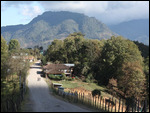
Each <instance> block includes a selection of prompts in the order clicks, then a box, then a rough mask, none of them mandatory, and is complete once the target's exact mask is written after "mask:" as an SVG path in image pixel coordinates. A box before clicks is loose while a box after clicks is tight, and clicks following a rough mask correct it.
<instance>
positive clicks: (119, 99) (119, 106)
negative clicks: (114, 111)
mask: <svg viewBox="0 0 150 113" xmlns="http://www.w3.org/2000/svg"><path fill="white" fill-rule="evenodd" d="M118 112H120V98H119V107H118Z"/></svg>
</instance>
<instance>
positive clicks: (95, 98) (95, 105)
mask: <svg viewBox="0 0 150 113" xmlns="http://www.w3.org/2000/svg"><path fill="white" fill-rule="evenodd" d="M95 108H96V96H95Z"/></svg>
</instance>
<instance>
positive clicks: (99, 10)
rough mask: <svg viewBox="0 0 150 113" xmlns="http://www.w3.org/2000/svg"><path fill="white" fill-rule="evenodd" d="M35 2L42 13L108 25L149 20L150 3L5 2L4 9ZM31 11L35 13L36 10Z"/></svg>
mask: <svg viewBox="0 0 150 113" xmlns="http://www.w3.org/2000/svg"><path fill="white" fill-rule="evenodd" d="M35 2H36V3H37V4H39V5H40V7H38V10H39V11H41V12H40V13H42V9H41V8H43V9H44V11H49V10H50V11H72V12H78V13H84V14H86V15H88V16H92V17H96V18H97V19H99V20H101V21H102V22H104V23H106V24H116V23H120V22H124V21H129V20H135V19H145V18H149V1H5V2H4V3H3V5H2V9H4V6H5V8H7V7H11V6H13V7H18V8H21V7H19V6H20V5H25V6H28V5H31V4H33V3H35ZM29 8H30V7H29ZM32 8H33V7H32ZM30 11H31V12H30V13H34V11H35V10H30ZM44 11H43V12H44ZM40 13H37V15H38V14H40ZM35 14H36V13H35Z"/></svg>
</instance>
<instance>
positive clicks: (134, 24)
mask: <svg viewBox="0 0 150 113" xmlns="http://www.w3.org/2000/svg"><path fill="white" fill-rule="evenodd" d="M108 27H109V28H110V29H111V30H112V31H113V32H115V33H117V34H119V35H122V36H123V37H125V38H128V39H130V40H132V41H139V42H142V43H144V44H146V45H149V19H138V20H131V21H127V22H122V23H119V24H117V25H110V26H108Z"/></svg>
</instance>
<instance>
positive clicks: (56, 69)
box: [43, 64, 74, 76]
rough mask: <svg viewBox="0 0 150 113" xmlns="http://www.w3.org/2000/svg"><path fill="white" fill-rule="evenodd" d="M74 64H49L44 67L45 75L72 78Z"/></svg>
mask: <svg viewBox="0 0 150 113" xmlns="http://www.w3.org/2000/svg"><path fill="white" fill-rule="evenodd" d="M73 67H74V64H69V65H68V64H48V65H46V66H43V72H44V74H46V75H48V74H54V75H61V74H63V73H64V74H65V75H66V76H72V72H73Z"/></svg>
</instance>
